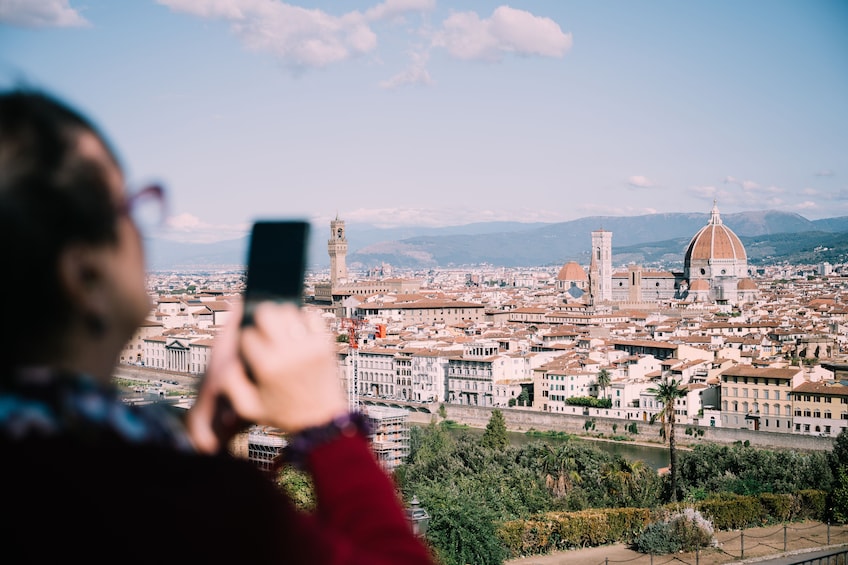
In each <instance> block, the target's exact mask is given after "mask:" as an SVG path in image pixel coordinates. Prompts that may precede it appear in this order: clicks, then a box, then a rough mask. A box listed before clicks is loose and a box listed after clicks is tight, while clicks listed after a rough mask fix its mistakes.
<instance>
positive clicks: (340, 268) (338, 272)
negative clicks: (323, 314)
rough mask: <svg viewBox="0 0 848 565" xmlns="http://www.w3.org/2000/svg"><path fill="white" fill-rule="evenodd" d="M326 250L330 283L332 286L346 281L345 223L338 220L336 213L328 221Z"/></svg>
mask: <svg viewBox="0 0 848 565" xmlns="http://www.w3.org/2000/svg"><path fill="white" fill-rule="evenodd" d="M327 252H328V253H329V254H330V284H331V285H332V287H333V288H335V287H336V286H338V285H340V284H342V283H344V282H347V265H346V264H345V258H346V257H347V238H346V237H345V223H344V220H340V219H339V216H338V214H336V219H335V220H331V221H330V239H329V240H328V241H327Z"/></svg>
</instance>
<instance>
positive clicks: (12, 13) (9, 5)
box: [0, 0, 90, 27]
mask: <svg viewBox="0 0 848 565" xmlns="http://www.w3.org/2000/svg"><path fill="white" fill-rule="evenodd" d="M0 23H4V24H9V25H14V26H22V27H81V26H87V25H90V24H89V22H88V20H86V19H85V18H84V17H82V16H81V15H80V13H79V12H78V11H77V10H75V9H73V8H71V6H70V4H69V2H68V0H0Z"/></svg>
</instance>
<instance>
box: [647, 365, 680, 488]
mask: <svg viewBox="0 0 848 565" xmlns="http://www.w3.org/2000/svg"><path fill="white" fill-rule="evenodd" d="M647 390H648V392H650V393H651V394H653V395H654V396H655V397H656V399H657V401H658V402H660V403H661V404H662V410H660V411H659V412H658V413H656V414H654V415H653V416H651V423H654V422H655V421H656V420H657V419H659V420H660V421H662V425H663V427H662V432H663V435H665V439H666V440H667V441H668V484H669V487H668V488H669V498H670V499H671V501H672V502H677V445H676V444H675V439H674V425H675V423H676V414H675V413H674V402H675V401H676V400H677V399H678V398H683V396H685V394H686V389H685V388H683V387H681V386H680V381H678V380H675V379H665V380H663V381H660V382H658V383H657V384H656V385H655V386H653V387H651V388H649V389H647Z"/></svg>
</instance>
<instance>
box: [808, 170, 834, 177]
mask: <svg viewBox="0 0 848 565" xmlns="http://www.w3.org/2000/svg"><path fill="white" fill-rule="evenodd" d="M813 174H814V175H816V176H817V177H832V176H834V175H835V174H836V173H834V172H833V171H831V170H830V169H824V170H822V171H816V172H815V173H813Z"/></svg>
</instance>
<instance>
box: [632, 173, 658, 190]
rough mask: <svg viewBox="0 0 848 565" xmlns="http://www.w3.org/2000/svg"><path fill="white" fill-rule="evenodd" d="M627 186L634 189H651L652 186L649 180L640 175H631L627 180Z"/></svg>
mask: <svg viewBox="0 0 848 565" xmlns="http://www.w3.org/2000/svg"><path fill="white" fill-rule="evenodd" d="M627 184H629V185H630V186H633V187H636V188H651V187H652V186H654V183H653V182H652V181H651V179H649V178H648V177H645V176H642V175H633V176H632V177H630V178H629V179H627Z"/></svg>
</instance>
